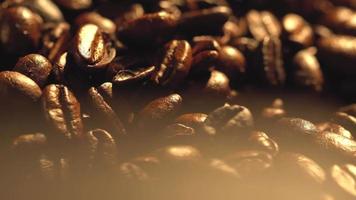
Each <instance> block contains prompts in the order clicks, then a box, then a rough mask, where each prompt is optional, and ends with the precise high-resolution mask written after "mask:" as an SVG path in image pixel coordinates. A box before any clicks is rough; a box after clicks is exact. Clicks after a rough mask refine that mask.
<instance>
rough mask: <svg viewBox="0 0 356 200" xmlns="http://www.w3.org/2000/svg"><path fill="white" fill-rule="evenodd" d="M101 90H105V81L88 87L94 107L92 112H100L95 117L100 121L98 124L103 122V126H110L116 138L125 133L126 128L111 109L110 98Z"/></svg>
mask: <svg viewBox="0 0 356 200" xmlns="http://www.w3.org/2000/svg"><path fill="white" fill-rule="evenodd" d="M103 90H105V83H104V84H103V85H101V86H100V87H99V88H95V87H92V88H90V89H89V91H88V96H89V99H90V103H91V105H92V106H93V108H94V113H97V114H100V116H101V117H99V116H98V117H97V120H98V121H100V122H102V123H99V124H104V125H105V128H106V127H110V128H111V129H113V131H114V132H113V133H114V135H113V136H114V137H115V138H118V137H120V136H123V135H125V134H126V130H125V127H124V125H123V123H122V121H121V119H120V117H119V116H118V115H117V113H116V112H115V111H114V110H113V108H112V106H110V104H111V102H110V100H109V99H108V97H107V96H106V95H105V94H103ZM94 113H93V114H94ZM94 115H95V114H94ZM103 128H104V127H103Z"/></svg>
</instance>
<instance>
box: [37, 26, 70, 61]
mask: <svg viewBox="0 0 356 200" xmlns="http://www.w3.org/2000/svg"><path fill="white" fill-rule="evenodd" d="M69 29H70V26H69V24H67V23H65V22H62V23H58V24H54V25H50V26H49V27H48V29H46V30H44V31H43V37H42V46H41V49H40V53H41V54H42V55H44V56H46V57H47V58H48V60H50V61H51V62H53V61H54V60H55V59H56V58H57V57H58V56H60V54H61V53H63V52H64V51H66V50H67V48H68V46H69V44H68V42H69V39H70V38H69V37H70V35H69Z"/></svg>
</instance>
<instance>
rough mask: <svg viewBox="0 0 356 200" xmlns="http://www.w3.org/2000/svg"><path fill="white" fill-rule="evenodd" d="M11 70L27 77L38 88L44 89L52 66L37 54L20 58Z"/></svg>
mask: <svg viewBox="0 0 356 200" xmlns="http://www.w3.org/2000/svg"><path fill="white" fill-rule="evenodd" d="M13 70H14V71H17V72H20V73H22V74H24V75H26V76H28V77H29V78H31V79H32V80H34V81H35V82H36V83H37V84H38V85H39V86H40V87H44V86H45V84H46V83H47V80H48V76H49V75H50V73H51V71H52V64H51V62H50V61H49V60H47V58H45V57H43V56H41V55H39V54H29V55H26V56H24V57H22V58H20V59H19V60H18V61H17V63H16V65H15V67H14V69H13Z"/></svg>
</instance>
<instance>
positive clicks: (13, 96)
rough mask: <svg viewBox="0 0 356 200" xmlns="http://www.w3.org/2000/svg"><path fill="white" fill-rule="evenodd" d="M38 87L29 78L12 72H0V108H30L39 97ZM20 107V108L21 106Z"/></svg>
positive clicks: (39, 90) (40, 93)
mask: <svg viewBox="0 0 356 200" xmlns="http://www.w3.org/2000/svg"><path fill="white" fill-rule="evenodd" d="M41 95H42V92H41V89H40V87H39V86H38V85H37V84H36V82H34V81H33V80H32V79H30V78H29V77H27V76H25V75H23V74H21V73H18V72H12V71H3V72H0V100H1V105H0V106H1V107H4V106H8V107H11V106H12V105H14V106H15V107H14V108H16V107H17V106H19V107H21V108H26V107H30V106H31V104H33V103H35V102H37V101H38V100H39V98H40V97H41ZM21 105H22V106H21Z"/></svg>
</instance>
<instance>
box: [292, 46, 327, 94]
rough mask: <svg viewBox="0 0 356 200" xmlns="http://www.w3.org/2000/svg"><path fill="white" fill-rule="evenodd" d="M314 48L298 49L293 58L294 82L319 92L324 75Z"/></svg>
mask: <svg viewBox="0 0 356 200" xmlns="http://www.w3.org/2000/svg"><path fill="white" fill-rule="evenodd" d="M316 51H317V50H316V48H314V47H311V48H308V49H305V50H302V51H299V52H298V53H297V54H296V55H295V56H294V58H293V63H294V70H293V74H294V76H293V80H294V84H295V85H297V86H299V87H306V88H310V89H312V90H314V91H317V92H320V91H321V90H322V89H323V84H324V77H323V73H322V71H321V67H320V64H319V62H318V60H317V58H316V57H315V56H316Z"/></svg>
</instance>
